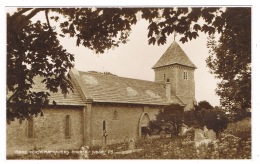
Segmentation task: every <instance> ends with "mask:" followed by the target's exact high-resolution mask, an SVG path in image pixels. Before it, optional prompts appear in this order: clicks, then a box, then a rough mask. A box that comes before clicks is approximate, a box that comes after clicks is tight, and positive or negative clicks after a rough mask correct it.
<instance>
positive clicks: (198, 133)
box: [194, 129, 206, 142]
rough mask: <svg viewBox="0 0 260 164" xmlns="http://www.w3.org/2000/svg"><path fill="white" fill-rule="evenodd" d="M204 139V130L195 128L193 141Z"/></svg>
mask: <svg viewBox="0 0 260 164" xmlns="http://www.w3.org/2000/svg"><path fill="white" fill-rule="evenodd" d="M204 139H206V137H205V135H204V131H203V130H201V129H195V136H194V141H195V142H200V141H201V140H204Z"/></svg>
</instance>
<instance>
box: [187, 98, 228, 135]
mask: <svg viewBox="0 0 260 164" xmlns="http://www.w3.org/2000/svg"><path fill="white" fill-rule="evenodd" d="M184 120H185V121H184V123H185V124H186V125H189V126H193V127H197V128H203V127H204V126H206V127H207V128H208V129H212V130H214V131H215V132H216V133H217V135H218V134H219V133H220V132H222V131H223V130H224V129H225V128H226V127H227V125H228V122H229V120H228V117H227V116H226V114H225V112H224V111H223V110H222V109H220V108H213V107H212V105H211V104H210V103H209V102H207V101H200V102H199V103H198V105H196V106H195V109H194V110H191V111H187V112H185V117H184Z"/></svg>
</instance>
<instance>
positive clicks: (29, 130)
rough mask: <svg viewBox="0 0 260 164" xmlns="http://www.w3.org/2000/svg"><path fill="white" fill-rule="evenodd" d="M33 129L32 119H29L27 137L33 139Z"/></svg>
mask: <svg viewBox="0 0 260 164" xmlns="http://www.w3.org/2000/svg"><path fill="white" fill-rule="evenodd" d="M33 134H34V128H33V118H32V117H30V118H29V119H28V137H29V138H33V137H34V135H33Z"/></svg>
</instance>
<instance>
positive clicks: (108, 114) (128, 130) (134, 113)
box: [91, 104, 159, 145]
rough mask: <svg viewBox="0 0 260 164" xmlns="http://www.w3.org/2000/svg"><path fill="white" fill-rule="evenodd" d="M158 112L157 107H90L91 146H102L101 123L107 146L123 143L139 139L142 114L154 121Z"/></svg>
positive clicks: (112, 105)
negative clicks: (104, 123) (104, 129)
mask: <svg viewBox="0 0 260 164" xmlns="http://www.w3.org/2000/svg"><path fill="white" fill-rule="evenodd" d="M115 111H116V113H117V118H115V116H114V114H115ZM158 111H159V108H158V107H147V106H146V107H144V106H138V105H116V104H110V105H107V104H106V105H104V104H103V105H102V104H99V105H97V104H95V105H92V121H91V126H92V127H91V129H92V136H91V137H92V145H102V144H103V142H104V137H103V121H106V132H107V144H112V143H118V142H124V141H129V140H130V139H137V138H138V137H140V136H139V128H140V127H139V122H140V118H141V116H142V115H143V113H147V114H148V116H149V118H150V119H155V114H157V113H158Z"/></svg>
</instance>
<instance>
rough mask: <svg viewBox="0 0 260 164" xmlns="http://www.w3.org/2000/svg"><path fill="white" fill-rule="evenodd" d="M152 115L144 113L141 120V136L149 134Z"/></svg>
mask: <svg viewBox="0 0 260 164" xmlns="http://www.w3.org/2000/svg"><path fill="white" fill-rule="evenodd" d="M149 122H150V117H149V115H148V114H147V113H143V114H142V115H141V118H140V122H139V137H146V136H147V135H149V128H148V125H149Z"/></svg>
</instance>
